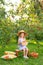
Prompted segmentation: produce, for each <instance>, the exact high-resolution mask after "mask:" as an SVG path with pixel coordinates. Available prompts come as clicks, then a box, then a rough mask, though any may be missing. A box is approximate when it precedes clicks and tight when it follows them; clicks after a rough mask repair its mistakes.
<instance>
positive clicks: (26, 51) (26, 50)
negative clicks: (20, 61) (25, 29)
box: [25, 48, 28, 56]
mask: <svg viewBox="0 0 43 65" xmlns="http://www.w3.org/2000/svg"><path fill="white" fill-rule="evenodd" d="M27 54H28V48H26V49H25V55H26V56H27Z"/></svg>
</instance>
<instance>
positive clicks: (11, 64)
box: [0, 43, 43, 65]
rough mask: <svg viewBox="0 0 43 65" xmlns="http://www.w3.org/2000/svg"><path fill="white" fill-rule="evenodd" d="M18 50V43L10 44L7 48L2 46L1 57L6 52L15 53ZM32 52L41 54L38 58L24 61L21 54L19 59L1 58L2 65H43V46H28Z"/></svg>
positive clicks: (0, 48)
mask: <svg viewBox="0 0 43 65" xmlns="http://www.w3.org/2000/svg"><path fill="white" fill-rule="evenodd" d="M16 48H17V43H9V44H8V45H6V47H4V48H3V47H2V46H0V57H1V56H2V55H3V54H4V51H6V50H9V51H15V49H16ZM28 48H29V49H30V52H32V51H35V52H38V53H39V56H38V58H33V57H29V59H24V58H23V56H22V55H21V54H20V56H19V57H17V58H15V59H13V60H3V59H1V58H0V65H43V45H40V46H39V47H38V45H37V44H31V43H30V44H28Z"/></svg>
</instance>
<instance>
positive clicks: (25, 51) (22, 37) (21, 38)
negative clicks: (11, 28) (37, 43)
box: [18, 30, 28, 58]
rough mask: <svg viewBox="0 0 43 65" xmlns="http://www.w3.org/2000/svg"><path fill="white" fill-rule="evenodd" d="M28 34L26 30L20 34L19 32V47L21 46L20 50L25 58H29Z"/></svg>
mask: <svg viewBox="0 0 43 65" xmlns="http://www.w3.org/2000/svg"><path fill="white" fill-rule="evenodd" d="M26 35H27V34H26V32H25V31H24V30H21V31H20V32H18V46H19V50H23V57H24V58H28V57H27V54H28V48H27V47H26V45H27V42H26V39H25V36H26Z"/></svg>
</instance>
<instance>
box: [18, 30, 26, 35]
mask: <svg viewBox="0 0 43 65" xmlns="http://www.w3.org/2000/svg"><path fill="white" fill-rule="evenodd" d="M21 33H24V34H25V36H26V35H27V33H26V32H25V31H24V30H20V31H19V32H18V34H17V35H18V36H19V35H20V34H21Z"/></svg>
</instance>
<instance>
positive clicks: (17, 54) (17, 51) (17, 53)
mask: <svg viewBox="0 0 43 65" xmlns="http://www.w3.org/2000/svg"><path fill="white" fill-rule="evenodd" d="M19 52H23V50H18V49H16V51H15V53H16V56H19ZM29 55H30V51H29V50H28V54H27V56H29Z"/></svg>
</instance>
